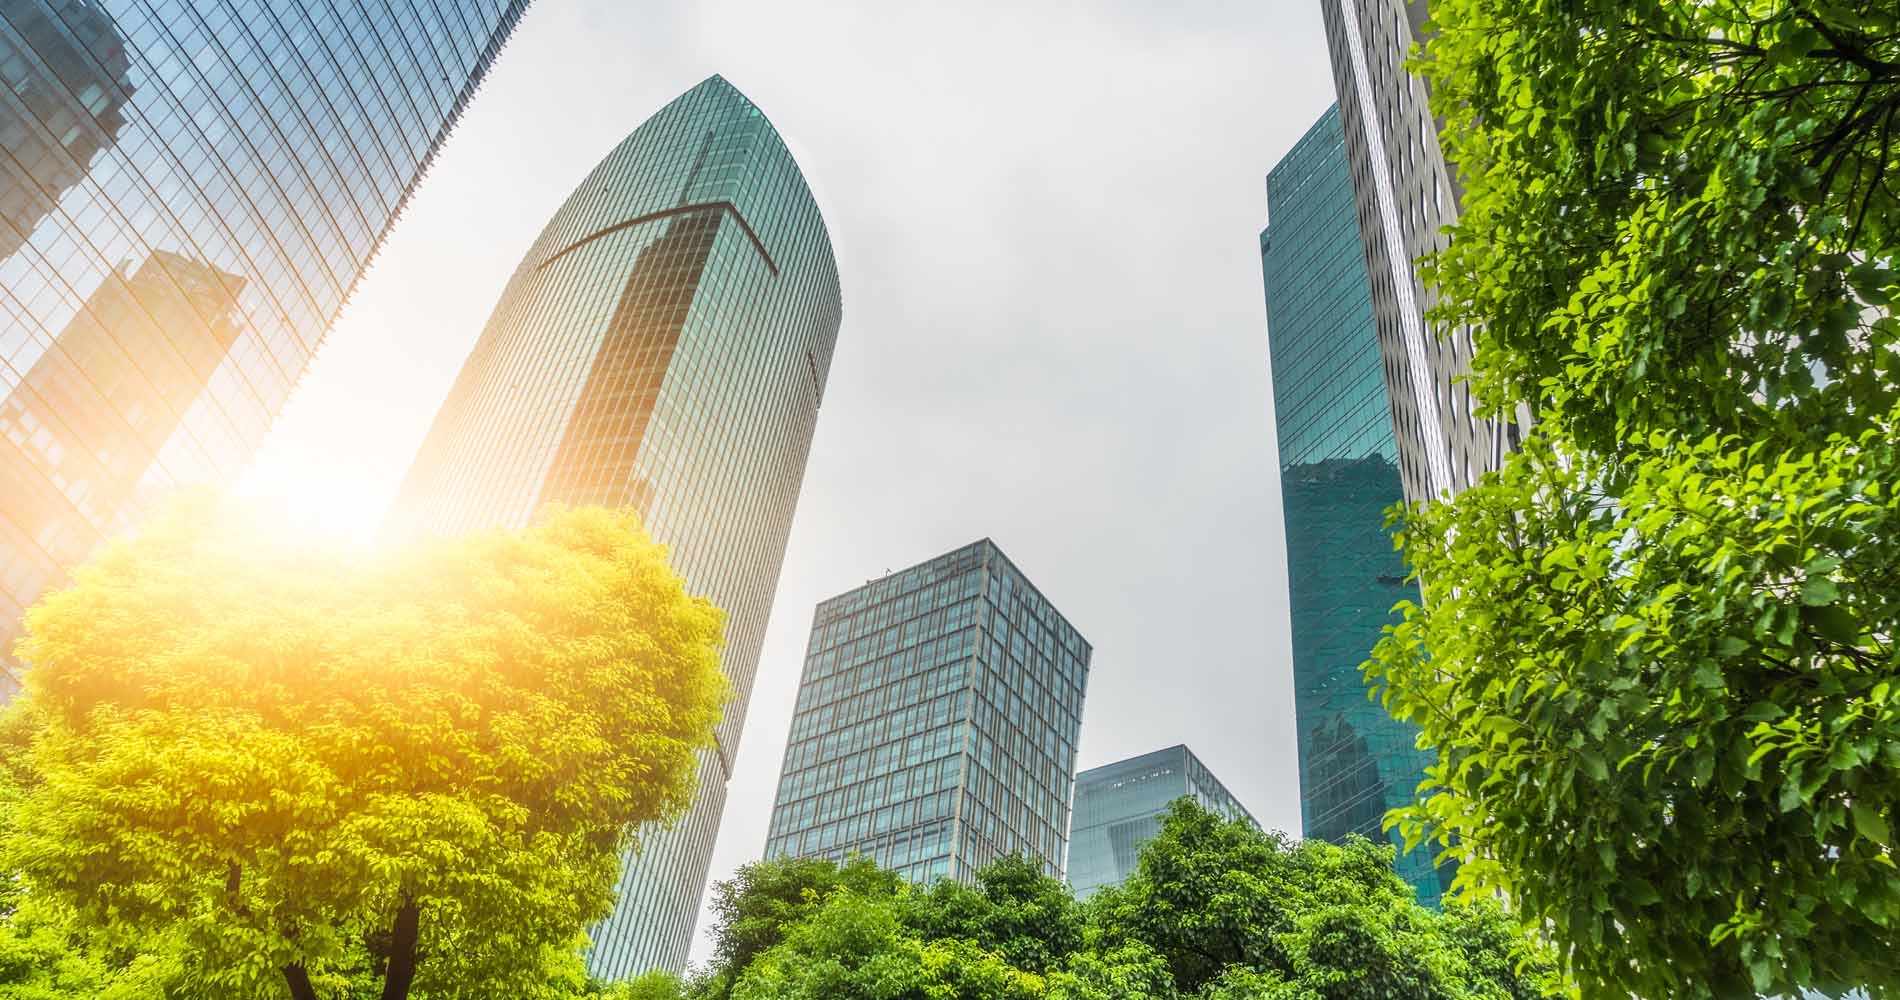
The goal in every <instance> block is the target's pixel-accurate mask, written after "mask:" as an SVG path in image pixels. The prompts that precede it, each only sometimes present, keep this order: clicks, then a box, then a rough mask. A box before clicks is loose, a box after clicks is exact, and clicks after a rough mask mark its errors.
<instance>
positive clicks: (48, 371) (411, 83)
mask: <svg viewBox="0 0 1900 1000" xmlns="http://www.w3.org/2000/svg"><path fill="white" fill-rule="evenodd" d="M525 6H526V0H414V2H405V3H398V2H395V0H365V2H347V3H346V2H343V0H252V2H248V3H240V2H237V0H0V82H4V86H3V87H0V480H3V481H4V486H0V699H4V698H5V697H6V696H8V695H9V694H11V692H12V690H13V689H14V688H15V686H16V684H15V677H14V674H15V671H16V670H17V668H18V666H19V665H18V664H17V663H14V662H12V661H11V659H10V657H11V651H12V648H13V642H14V640H15V639H16V638H17V636H18V629H19V620H20V616H21V614H22V613H23V611H24V610H25V608H26V606H27V605H29V604H31V603H32V602H33V601H34V600H35V599H36V598H37V597H38V596H39V595H40V593H41V592H42V591H44V590H45V589H46V588H47V587H49V586H55V585H57V584H58V583H59V582H60V581H62V580H63V579H65V572H66V570H67V569H68V568H69V567H70V566H71V565H72V564H73V563H75V562H78V561H81V560H83V559H84V558H85V557H86V556H87V554H88V553H90V552H91V551H92V549H93V547H94V546H96V545H97V544H98V542H99V541H100V540H101V539H102V538H104V537H105V536H107V535H109V534H111V533H113V532H115V531H117V530H119V529H121V528H123V527H125V526H126V525H127V524H129V523H131V521H132V520H133V519H134V518H135V517H136V515H137V513H138V512H139V510H141V509H142V508H143V507H144V506H146V504H147V503H148V502H149V501H150V500H151V499H153V498H154V497H155V496H157V495H158V494H161V493H163V492H164V491H165V490H166V489H167V488H169V487H171V486H172V485H174V484H177V483H181V482H195V481H214V482H215V481H222V480H227V479H229V478H230V477H232V476H233V475H234V474H235V473H236V472H237V471H238V470H239V468H240V467H241V466H242V465H243V464H244V463H245V462H246V461H247V460H248V459H249V457H250V455H251V453H252V451H253V450H254V449H255V447H256V446H257V444H258V442H259V440H260V439H261V438H262V436H263V434H264V431H265V429H266V428H267V426H268V425H269V423H270V421H271V419H272V418H273V417H274V416H275V415H276V413H277V411H278V410H279V409H280V408H281V407H282V405H283V403H284V400H285V398H286V397H287V396H288V395H289V393H290V389H291V386H292V385H294V384H295V383H296V381H297V379H298V377H299V376H300V375H301V374H302V373H303V370H304V367H305V365H306V364H307V363H308V362H309V360H310V357H311V355H312V354H313V353H314V352H315V350H316V348H317V344H318V342H319V341H320V340H321V339H322V337H323V335H324V332H325V330H326V329H327V328H328V327H329V325H330V322H331V320H332V319H333V318H334V317H335V316H336V314H337V311H338V310H339V309H340V308H341V307H342V304H343V301H344V299H345V298H346V297H347V296H348V294H349V291H350V289H351V287H352V286H353V285H354V284H355V282H356V281H357V279H358V277H359V276H360V275H361V274H362V272H363V269H364V267H365V266H366V265H367V264H368V262H369V259H370V257H371V256H372V255H373V254H374V252H375V250H376V247H377V245H378V243H379V242H380V241H381V240H382V238H383V234H384V233H385V232H386V231H387V230H388V228H389V226H390V224H391V223H392V221H393V220H394V219H395V218H396V216H397V215H398V214H399V212H400V209H401V206H402V204H403V201H404V199H406V198H407V197H408V196H409V193H410V191H411V190H412V189H413V188H414V186H415V184H416V182H417V179H418V178H419V177H420V175H421V174H422V172H423V170H424V168H425V167H426V166H427V165H428V162H429V160H430V158H431V157H432V156H433V155H434V153H435V150H436V148H437V147H438V146H439V145H440V144H441V142H442V140H443V138H444V137H445V136H446V135H447V133H448V131H449V128H450V127H451V125H452V124H453V123H454V121H455V119H456V117H457V115H458V114H459V113H460V112H461V109H462V107H463V106H464V105H465V104H466V103H467V101H468V100H469V97H470V95H471V94H472V93H473V91H474V89H475V86H476V84H477V82H478V81H479V80H480V79H481V77H482V75H483V73H484V72H485V71H486V70H487V68H488V66H489V64H490V62H491V61H492V60H493V59H494V56H495V53H496V52H497V50H498V49H499V48H500V47H501V44H502V42H503V40H504V39H505V38H506V37H507V36H508V33H509V32H510V30H511V29H512V28H513V27H514V25H515V22H516V20H517V19H518V18H519V17H520V15H521V11H522V8H523V7H525Z"/></svg>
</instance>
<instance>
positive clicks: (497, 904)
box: [0, 498, 726, 1000]
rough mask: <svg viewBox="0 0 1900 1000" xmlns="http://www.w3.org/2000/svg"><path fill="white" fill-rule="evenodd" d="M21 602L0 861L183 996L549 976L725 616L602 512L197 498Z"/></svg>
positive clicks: (717, 691)
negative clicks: (132, 953)
mask: <svg viewBox="0 0 1900 1000" xmlns="http://www.w3.org/2000/svg"><path fill="white" fill-rule="evenodd" d="M27 624H28V629H29V633H28V637H27V639H26V640H25V641H24V642H23V643H22V645H21V651H22V653H23V654H24V658H25V659H26V660H27V661H28V662H29V663H30V664H32V667H31V669H30V670H29V671H28V672H27V696H26V698H25V699H24V707H23V712H24V715H25V717H26V718H27V720H28V722H27V725H28V728H29V730H30V736H29V738H28V740H27V744H28V745H27V747H26V749H25V752H24V755H23V756H24V760H25V763H26V766H25V768H24V769H22V771H23V773H24V774H25V775H26V779H25V780H26V786H25V787H24V788H23V789H21V790H20V791H19V793H18V795H17V799H18V801H17V804H15V806H14V807H13V808H12V809H11V810H10V812H11V813H12V819H11V821H10V823H9V828H8V829H7V831H6V833H7V836H6V838H5V842H4V849H3V850H0V861H3V862H4V864H0V871H13V872H17V875H18V881H17V883H16V893H17V894H23V895H24V896H25V897H26V898H27V899H28V900H30V901H31V902H32V903H33V904H34V905H37V906H43V907H45V908H46V911H47V912H48V913H49V914H50V913H53V912H54V911H56V910H63V912H64V913H65V914H67V915H68V916H69V917H70V920H71V924H70V931H71V933H73V934H75V935H81V936H83V937H84V938H85V940H86V941H87V942H88V943H89V945H90V946H91V947H94V948H96V949H103V950H101V951H99V952H97V953H99V954H110V950H111V949H113V948H125V947H133V946H142V947H143V948H144V949H145V950H147V951H151V950H156V949H160V948H161V946H162V949H163V950H165V951H166V952H167V953H168V954H169V955H170V956H172V957H173V958H175V959H176V961H177V963H178V966H179V970H180V979H179V983H178V985H177V990H178V992H177V994H176V995H182V996H216V997H276V996H282V995H284V992H285V990H286V989H288V990H289V993H290V995H291V996H293V997H298V998H314V997H319V996H326V997H328V996H344V995H349V996H367V995H380V996H382V997H384V998H385V1000H391V998H399V997H404V996H408V995H409V994H410V991H411V989H412V988H413V989H414V991H415V993H416V994H417V995H418V996H427V997H430V998H443V1000H447V998H455V997H492V996H498V995H502V996H519V997H536V996H553V995H563V994H564V992H565V988H563V987H560V985H559V983H558V979H559V976H557V975H556V973H557V972H560V970H562V969H563V967H564V966H565V968H566V969H567V971H566V972H565V973H561V974H563V975H567V976H568V978H570V979H571V978H572V973H573V971H574V966H573V959H572V955H573V951H574V946H575V944H576V942H577V940H578V939H579V935H580V932H581V930H582V928H584V927H585V926H586V925H587V924H588V923H589V922H590V921H593V920H596V919H599V918H600V917H601V916H603V915H604V914H605V912H606V910H607V908H608V906H609V905H610V902H611V893H612V887H613V883H614V876H615V873H616V868H617V858H618V854H619V852H620V850H621V849H622V848H623V847H624V846H625V845H626V844H627V843H628V842H629V837H630V836H631V835H632V834H631V831H632V830H633V828H634V826H635V825H636V824H639V823H642V822H647V821H651V820H657V819H665V818H667V817H671V816H674V815H677V814H678V813H679V812H680V811H681V810H683V809H684V807H685V806H686V805H687V804H688V802H689V800H690V796H691V793H692V788H693V781H694V767H693V764H694V758H693V753H694V751H695V750H696V749H697V748H699V747H703V746H706V745H707V744H708V743H709V741H710V739H711V730H712V727H713V725H714V724H715V723H716V722H717V720H718V717H719V713H720V710H721V704H722V701H723V699H724V697H725V692H726V686H725V681H724V679H723V677H722V676H721V674H720V672H719V669H718V651H717V649H718V641H719V633H720V628H721V616H720V613H719V612H718V611H717V610H716V609H714V608H712V607H711V606H710V605H708V604H707V603H706V602H705V601H703V600H701V599H697V598H692V597H689V596H687V595H686V593H685V592H684V590H683V589H682V584H681V581H680V579H679V578H678V577H677V576H676V575H675V574H674V573H673V572H672V571H671V570H670V569H668V567H667V565H666V562H665V553H664V550H662V549H660V548H659V547H658V546H656V545H654V544H653V543H651V542H650V541H649V540H648V539H647V538H646V536H645V535H644V533H643V532H642V531H641V530H640V528H639V526H638V524H637V522H636V521H635V520H634V518H633V516H632V515H631V514H618V513H612V512H608V511H604V510H599V509H580V510H560V509H554V510H551V511H550V512H548V514H547V515H546V516H545V517H544V518H543V519H542V521H541V522H540V523H539V524H537V525H536V526H535V527H533V528H530V529H528V530H526V531H522V532H512V533H511V532H499V531H497V532H488V533H481V534H475V535H471V536H468V537H467V538H463V539H453V540H436V541H429V542H424V543H419V544H417V545H414V546H412V547H409V548H405V549H401V550H396V551H392V552H389V553H383V554H377V555H352V554H340V553H335V552H328V551H318V550H315V549H313V548H309V547H303V546H298V545H293V544H289V543H286V542H284V541H282V540H281V539H280V538H279V537H276V536H274V535H273V534H272V532H271V531H270V530H269V529H268V528H267V527H266V526H262V525H258V524H254V523H251V522H249V521H248V520H246V519H244V518H242V517H240V516H236V514H235V512H234V511H232V510H231V509H229V508H228V507H226V506H224V505H221V504H219V503H217V502H215V501H211V500H208V499H204V498H199V499H196V500H193V501H191V502H187V503H185V504H182V505H180V506H179V507H178V508H177V509H175V510H173V511H172V512H170V513H169V514H168V515H167V516H165V517H163V518H161V519H159V520H158V522H157V523H156V524H154V525H153V526H151V527H150V528H148V529H147V530H145V531H144V532H143V533H142V534H140V535H139V536H137V537H136V538H134V539H132V540H129V541H124V542H120V543H116V544H114V545H112V546H109V547H108V548H107V549H106V550H105V551H104V552H103V553H102V554H101V555H100V556H99V558H98V559H97V560H96V561H95V562H94V563H92V564H91V565H89V566H86V567H83V568H81V569H80V570H79V571H78V572H77V573H76V574H75V582H74V585H73V586H72V587H70V588H68V589H66V590H63V591H60V592H58V593H56V594H53V595H51V596H49V597H47V598H46V599H45V600H44V601H43V602H42V603H41V604H40V605H39V606H38V607H36V608H34V609H33V610H32V611H30V612H29V613H28V616H27ZM23 905H24V904H23ZM16 916H17V914H16ZM13 923H14V925H15V926H13V927H12V928H10V929H11V930H13V931H14V932H16V933H17V932H18V931H19V929H20V928H19V926H18V924H19V921H17V920H16V921H13ZM30 939H31V938H30V935H29V940H30ZM366 984H367V985H366ZM366 990H367V991H366ZM369 991H373V992H369Z"/></svg>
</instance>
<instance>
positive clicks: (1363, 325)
mask: <svg viewBox="0 0 1900 1000" xmlns="http://www.w3.org/2000/svg"><path fill="white" fill-rule="evenodd" d="M1346 151H1347V147H1346V141H1345V137H1344V135H1343V134H1342V132H1341V128H1340V120H1339V108H1338V107H1337V106H1334V107H1332V108H1329V109H1327V111H1326V113H1325V114H1324V115H1322V116H1320V119H1319V121H1318V122H1316V123H1315V124H1314V125H1313V127H1312V128H1311V129H1309V130H1308V131H1307V133H1306V135H1305V136H1303V137H1302V138H1301V139H1300V141H1299V142H1297V143H1295V144H1294V146H1293V149H1292V150H1291V151H1289V152H1288V153H1287V154H1286V157H1285V158H1284V159H1282V160H1281V161H1280V162H1279V164H1278V165H1276V166H1275V167H1274V168H1273V170H1272V172H1271V173H1269V174H1268V175H1267V217H1268V223H1269V224H1268V227H1267V229H1266V231H1265V232H1263V233H1261V234H1260V265H1261V269H1262V272H1263V274H1264V277H1265V280H1266V292H1267V339H1268V342H1269V345H1270V347H1269V349H1270V352H1271V354H1272V357H1273V404H1274V414H1275V417H1274V419H1275V423H1276V425H1277V430H1278V432H1279V442H1280V493H1281V505H1282V507H1283V509H1284V513H1285V515H1286V560H1287V597H1288V604H1289V609H1290V612H1291V618H1292V627H1293V634H1292V639H1293V682H1294V691H1293V707H1294V712H1295V715H1296V717H1297V720H1298V725H1299V733H1300V743H1299V746H1300V816H1301V825H1302V827H1303V829H1304V835H1305V836H1308V837H1317V838H1320V839H1324V840H1340V839H1342V838H1344V837H1345V836H1346V835H1348V834H1352V833H1358V834H1362V835H1364V836H1365V837H1366V838H1368V839H1370V840H1372V841H1373V842H1375V843H1377V842H1379V841H1381V840H1386V839H1391V840H1393V841H1394V842H1395V843H1397V844H1398V846H1399V847H1400V848H1401V849H1403V847H1404V844H1403V842H1402V841H1401V840H1400V839H1399V838H1398V837H1396V836H1393V837H1391V838H1388V837H1387V835H1386V833H1385V832H1384V831H1383V829H1382V824H1383V821H1384V818H1385V814H1386V811H1387V810H1389V809H1393V808H1396V807H1399V806H1403V805H1409V804H1411V802H1412V801H1413V797H1414V796H1415V795H1416V789H1417V788H1418V783H1419V781H1420V780H1421V779H1422V778H1423V777H1424V770H1425V766H1426V765H1427V764H1429V763H1431V760H1432V757H1431V755H1430V754H1428V753H1426V752H1424V751H1422V750H1419V749H1418V748H1417V746H1416V745H1415V740H1416V739H1417V735H1418V730H1417V729H1415V728H1413V727H1412V726H1411V725H1410V724H1409V723H1404V722H1399V721H1397V720H1395V719H1393V718H1392V717H1391V716H1390V715H1388V714H1386V711H1385V709H1384V708H1383V707H1381V706H1380V704H1379V703H1378V702H1376V701H1371V700H1368V699H1367V697H1366V683H1365V680H1364V678H1363V677H1362V676H1361V675H1360V672H1359V665H1360V664H1362V663H1364V662H1365V661H1366V659H1367V658H1368V657H1369V656H1371V654H1372V647H1373V645H1374V644H1376V643H1377V642H1378V641H1379V636H1380V634H1381V633H1382V631H1383V629H1384V627H1385V625H1386V624H1387V623H1388V622H1391V621H1393V620H1394V618H1393V615H1392V606H1393V605H1394V604H1397V603H1398V602H1399V601H1400V600H1402V599H1404V598H1406V597H1408V596H1409V597H1413V598H1416V597H1417V596H1418V591H1417V590H1416V589H1414V588H1413V587H1412V586H1411V585H1409V584H1407V583H1406V582H1405V561H1404V559H1403V558H1401V557H1400V555H1399V553H1398V552H1397V551H1396V550H1394V548H1393V546H1392V535H1391V534H1390V533H1389V532H1387V531H1386V530H1385V511H1386V509H1387V508H1388V507H1391V506H1393V505H1394V504H1398V503H1402V502H1404V500H1405V495H1406V494H1405V486H1404V484H1403V478H1404V477H1403V475H1402V474H1401V469H1402V467H1403V462H1402V458H1401V456H1402V451H1401V449H1400V447H1399V445H1398V443H1397V441H1396V439H1395V436H1394V434H1393V424H1394V415H1395V413H1397V412H1398V411H1399V410H1400V409H1401V407H1399V406H1395V405H1394V404H1393V403H1392V401H1391V399H1390V397H1389V396H1388V394H1387V390H1386V379H1385V367H1384V365H1383V364H1382V363H1381V358H1380V353H1379V350H1380V346H1379V332H1378V331H1379V328H1378V325H1377V323H1376V322H1375V320H1374V314H1375V305H1374V300H1373V296H1372V286H1371V283H1370V281H1369V280H1368V278H1367V272H1366V256H1365V253H1364V252H1363V250H1362V249H1361V246H1360V242H1359V230H1358V213H1357V210H1356V209H1355V207H1354V203H1353V187H1352V184H1353V174H1352V172H1351V170H1350V168H1349V166H1348V163H1347V159H1346ZM1397 868H1398V873H1399V875H1400V877H1402V878H1404V879H1405V880H1406V881H1408V882H1410V883H1412V885H1413V886H1414V887H1415V888H1417V890H1418V893H1419V898H1420V899H1421V900H1423V901H1425V902H1428V903H1436V902H1437V901H1438V899H1439V897H1440V896H1441V895H1442V894H1443V890H1444V888H1445V887H1446V886H1448V885H1449V884H1450V881H1451V877H1452V875H1453V873H1454V869H1452V868H1450V867H1445V868H1439V869H1436V870H1434V868H1433V867H1432V851H1431V848H1430V847H1421V848H1419V849H1418V850H1416V851H1413V852H1412V853H1410V854H1400V855H1399V856H1398V860H1397Z"/></svg>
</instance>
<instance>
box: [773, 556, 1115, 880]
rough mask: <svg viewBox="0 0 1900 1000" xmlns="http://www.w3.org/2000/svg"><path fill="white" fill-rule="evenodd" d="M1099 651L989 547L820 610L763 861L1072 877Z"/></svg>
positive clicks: (942, 559)
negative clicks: (1006, 864)
mask: <svg viewBox="0 0 1900 1000" xmlns="http://www.w3.org/2000/svg"><path fill="white" fill-rule="evenodd" d="M1089 656H1090V647H1089V644H1088V643H1087V642H1086V641H1084V640H1083V638H1082V636H1081V635H1080V634H1079V633H1077V632H1076V630H1075V627H1074V626H1072V625H1070V624H1069V622H1068V620H1067V619H1065V618H1063V617H1062V615H1061V614H1060V613H1058V612H1057V611H1056V609H1055V607H1054V606H1053V605H1051V604H1050V603H1049V601H1048V600H1047V599H1046V598H1044V597H1043V596H1042V593H1041V592H1040V591H1038V590H1037V589H1036V588H1035V587H1034V586H1033V585H1032V584H1030V582H1029V580H1028V579H1027V578H1025V577H1024V576H1023V575H1022V573H1021V572H1019V571H1018V570H1017V569H1016V567H1015V565H1014V564H1012V563H1011V562H1010V561H1009V560H1008V559H1007V558H1006V557H1004V555H1003V553H1002V552H1001V551H1000V550H998V549H997V547H996V546H995V545H994V544H992V543H991V542H990V541H989V540H988V539H985V540H983V541H980V542H977V543H975V544H973V545H966V546H964V547H963V548H960V549H958V550H956V551H954V552H951V553H949V554H947V555H942V556H938V557H937V558H935V559H932V560H930V561H929V562H926V563H922V564H919V565H917V566H913V567H911V568H909V569H907V570H903V571H901V572H898V573H892V574H891V575H889V576H886V577H884V578H882V579H878V580H873V581H871V582H869V583H867V584H865V585H864V586H862V587H859V588H857V589H856V590H852V591H849V592H847V593H844V594H840V595H839V596H837V597H834V598H832V599H830V600H828V601H825V602H824V603H823V604H820V605H818V610H817V612H816V613H815V614H814V615H813V616H812V625H811V642H810V644H809V645H808V646H807V647H806V652H805V673H804V678H803V680H801V681H800V683H799V688H798V704H797V707H796V709H795V711H794V713H793V716H792V730H791V736H790V737H789V739H788V741H787V743H786V746H785V763H784V766H783V769H782V770H781V771H780V776H779V785H778V797H777V801H776V803H775V804H774V806H773V808H772V825H771V831H770V834H769V835H768V838H767V840H766V847H765V853H766V856H767V857H777V856H785V855H790V856H795V857H830V858H842V857H845V856H847V855H851V854H860V855H864V856H866V857H869V858H871V859H873V860H875V861H876V862H877V863H878V864H880V865H882V866H884V867H887V868H891V869H894V870H896V871H898V872H901V873H902V874H903V875H904V876H905V877H906V878H909V879H911V880H912V881H916V882H927V881H931V880H934V879H938V878H946V877H947V878H953V879H958V880H963V881H967V880H969V879H970V878H971V877H972V876H973V875H974V874H975V873H976V871H977V869H979V868H981V867H983V866H984V865H985V864H987V863H989V862H990V861H992V860H994V859H996V858H997V857H999V856H1002V855H1005V854H1022V855H1025V856H1028V857H1032V858H1037V859H1040V860H1041V861H1042V864H1043V869H1044V870H1045V871H1046V872H1048V873H1049V874H1050V875H1052V876H1055V877H1058V878H1059V877H1061V875H1062V871H1063V855H1064V853H1065V848H1066V846H1067V843H1068V831H1069V792H1070V789H1071V785H1072V784H1073V781H1074V777H1075V740H1076V733H1077V730H1079V729H1080V728H1081V722H1082V698H1083V695H1084V693H1085V692H1086V691H1087V688H1088V676H1089Z"/></svg>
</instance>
